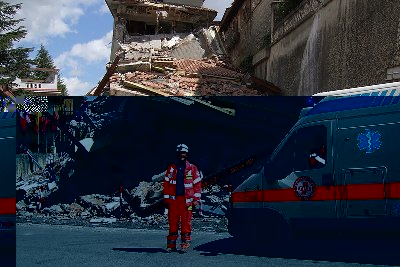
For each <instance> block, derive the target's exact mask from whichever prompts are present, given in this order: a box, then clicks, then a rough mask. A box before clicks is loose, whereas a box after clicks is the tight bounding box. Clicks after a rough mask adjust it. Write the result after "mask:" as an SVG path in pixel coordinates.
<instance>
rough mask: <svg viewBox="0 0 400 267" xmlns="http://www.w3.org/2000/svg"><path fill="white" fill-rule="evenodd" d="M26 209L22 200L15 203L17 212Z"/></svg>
mask: <svg viewBox="0 0 400 267" xmlns="http://www.w3.org/2000/svg"><path fill="white" fill-rule="evenodd" d="M25 209H26V204H25V202H24V201H23V200H20V201H18V203H17V210H25Z"/></svg>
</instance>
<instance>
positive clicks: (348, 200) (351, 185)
mask: <svg viewBox="0 0 400 267" xmlns="http://www.w3.org/2000/svg"><path fill="white" fill-rule="evenodd" d="M353 120H354V119H353ZM356 122H357V121H356ZM341 124H342V125H343V128H339V130H338V135H337V143H336V150H337V153H336V159H335V162H337V164H336V167H337V168H336V170H337V172H338V174H339V175H340V179H341V186H340V187H338V190H337V195H338V199H337V204H338V207H339V209H338V211H337V212H338V213H337V217H339V218H351V217H354V218H355V217H359V218H360V217H361V218H373V217H382V216H386V204H387V203H386V195H387V194H388V192H386V191H387V187H386V186H385V184H386V182H387V181H386V180H387V168H386V166H385V165H386V164H387V163H388V161H387V155H386V154H385V153H384V149H383V145H385V143H383V142H382V139H384V138H383V137H384V136H382V134H383V133H390V130H389V129H386V127H388V126H369V127H354V126H353V127H344V126H347V125H351V121H350V119H349V120H348V121H344V122H341ZM385 129H386V130H385ZM383 130H385V131H383Z"/></svg>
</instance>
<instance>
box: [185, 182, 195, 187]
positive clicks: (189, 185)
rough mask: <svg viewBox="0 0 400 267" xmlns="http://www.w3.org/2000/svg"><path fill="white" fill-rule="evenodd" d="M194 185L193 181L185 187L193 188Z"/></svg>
mask: <svg viewBox="0 0 400 267" xmlns="http://www.w3.org/2000/svg"><path fill="white" fill-rule="evenodd" d="M192 187H193V184H192V183H190V184H185V188H192Z"/></svg>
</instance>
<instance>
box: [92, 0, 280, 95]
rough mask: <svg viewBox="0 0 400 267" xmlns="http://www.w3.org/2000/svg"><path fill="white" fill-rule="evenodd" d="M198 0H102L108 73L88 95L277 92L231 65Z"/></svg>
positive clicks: (208, 13) (210, 14) (211, 16)
mask: <svg viewBox="0 0 400 267" xmlns="http://www.w3.org/2000/svg"><path fill="white" fill-rule="evenodd" d="M202 2H203V1H184V0H181V1H178V0H175V1H173V0H171V1H150V0H148V1H143V0H132V1H124V0H106V3H107V5H108V7H109V9H110V11H111V14H112V15H113V17H114V32H113V40H112V48H111V56H110V62H112V63H110V64H108V65H107V73H106V74H105V76H104V78H103V79H102V81H101V82H100V83H99V84H98V86H96V88H94V89H93V90H91V91H90V92H88V94H87V95H117V96H130V95H134V96H154V95H156V96H200V95H203V96H204V95H279V94H280V89H279V88H278V87H276V86H274V85H273V84H271V83H268V82H265V81H262V80H260V79H257V78H255V77H252V76H250V75H248V74H246V73H243V72H241V71H240V70H239V69H238V68H235V67H233V66H232V65H231V64H230V62H229V60H228V57H227V56H226V51H225V48H224V46H223V44H222V41H221V38H220V36H219V27H218V26H217V25H214V24H216V23H215V22H213V20H214V18H215V17H216V15H217V12H216V11H214V10H211V9H208V8H205V7H203V6H202Z"/></svg>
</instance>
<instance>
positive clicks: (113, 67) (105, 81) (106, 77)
mask: <svg viewBox="0 0 400 267" xmlns="http://www.w3.org/2000/svg"><path fill="white" fill-rule="evenodd" d="M119 60H120V56H119V55H117V56H116V57H115V59H114V61H113V63H112V64H111V66H110V68H109V69H108V70H107V72H106V74H105V75H104V77H103V79H102V80H101V81H100V83H99V85H98V86H97V88H96V90H94V92H93V95H95V96H99V95H100V94H101V92H102V91H103V89H104V87H106V85H107V84H108V83H109V82H110V77H111V75H113V73H114V72H115V70H116V69H117V66H118V62H119Z"/></svg>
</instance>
